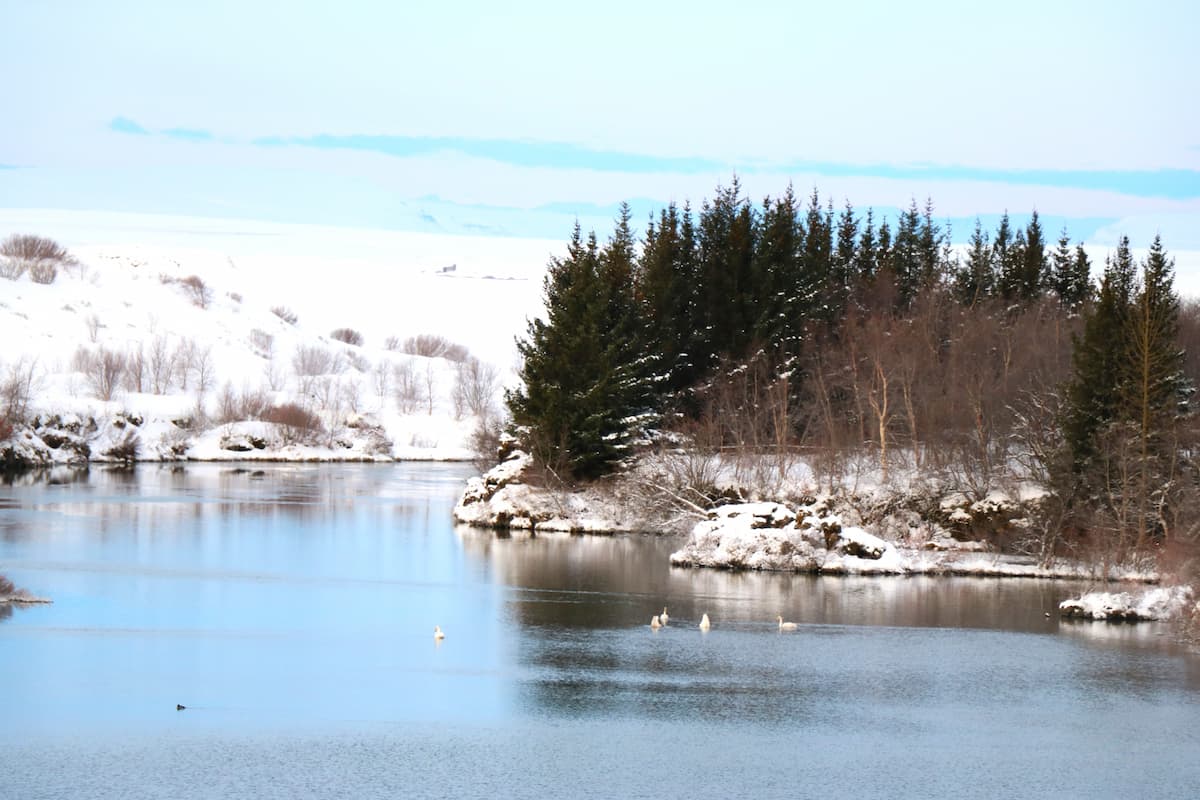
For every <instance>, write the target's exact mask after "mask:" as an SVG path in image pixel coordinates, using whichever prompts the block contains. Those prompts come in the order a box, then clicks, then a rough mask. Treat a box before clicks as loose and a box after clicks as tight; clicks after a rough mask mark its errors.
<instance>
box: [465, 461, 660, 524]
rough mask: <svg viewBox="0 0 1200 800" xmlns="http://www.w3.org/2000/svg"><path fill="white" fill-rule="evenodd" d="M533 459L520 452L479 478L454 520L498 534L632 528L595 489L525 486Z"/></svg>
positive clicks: (617, 506)
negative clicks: (490, 529) (491, 529)
mask: <svg viewBox="0 0 1200 800" xmlns="http://www.w3.org/2000/svg"><path fill="white" fill-rule="evenodd" d="M532 463H533V459H532V458H531V457H530V456H529V455H528V454H527V453H524V452H522V451H520V450H513V451H512V452H510V453H509V454H508V456H507V458H506V459H505V460H504V461H502V462H500V463H499V464H497V465H496V466H495V467H493V468H492V469H490V470H488V471H487V472H485V473H484V474H483V475H482V476H480V477H478V478H471V479H470V480H468V481H467V488H466V489H465V490H464V491H463V495H462V497H461V498H459V501H458V504H457V505H455V507H454V520H455V521H456V522H460V523H463V524H465V525H475V526H477V527H482V528H499V529H503V530H527V531H533V532H538V531H546V532H550V531H554V532H569V533H611V532H614V531H628V530H633V529H635V528H636V527H637V526H636V524H634V522H633V518H632V517H631V516H630V515H629V509H628V506H627V505H626V504H622V503H620V502H619V501H618V500H617V499H616V498H614V497H611V496H608V495H606V494H605V493H604V492H603V491H601V490H600V489H599V488H598V487H589V488H586V489H580V490H569V489H561V490H549V489H546V488H544V487H533V486H530V485H528V484H527V483H526V482H525V473H526V471H527V470H528V469H529V467H530V466H531V465H532Z"/></svg>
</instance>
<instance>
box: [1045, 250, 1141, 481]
mask: <svg viewBox="0 0 1200 800" xmlns="http://www.w3.org/2000/svg"><path fill="white" fill-rule="evenodd" d="M1133 279H1134V264H1133V256H1132V253H1131V252H1130V249H1129V239H1128V237H1124V238H1122V239H1121V241H1120V243H1119V244H1118V246H1117V252H1116V255H1115V256H1111V257H1109V258H1107V259H1106V260H1105V265H1104V275H1103V277H1102V278H1101V280H1100V291H1099V295H1098V297H1097V299H1096V303H1095V305H1094V306H1093V307H1092V309H1091V311H1090V313H1088V314H1087V315H1086V316H1085V318H1084V326H1083V334H1082V336H1081V337H1079V338H1078V339H1077V340H1076V341H1075V348H1074V353H1073V357H1072V358H1073V361H1074V366H1075V377H1074V379H1073V380H1072V382H1071V385H1070V387H1069V389H1068V411H1067V419H1066V420H1065V421H1064V424H1063V429H1064V430H1063V433H1064V436H1065V438H1066V440H1067V444H1068V446H1069V447H1070V449H1071V455H1072V461H1073V463H1074V466H1075V469H1076V471H1077V472H1081V473H1082V472H1084V471H1086V470H1087V469H1089V467H1090V465H1091V463H1092V461H1093V459H1094V458H1095V457H1096V455H1097V452H1098V437H1099V434H1100V433H1101V431H1102V430H1103V429H1104V428H1105V427H1106V426H1108V425H1109V424H1110V423H1111V422H1113V420H1115V419H1117V417H1118V412H1119V408H1120V399H1121V394H1122V391H1123V388H1122V387H1123V382H1124V380H1125V376H1126V374H1127V370H1128V357H1129V353H1128V341H1127V335H1128V331H1129V320H1130V310H1131V309H1130V307H1131V304H1132V302H1133Z"/></svg>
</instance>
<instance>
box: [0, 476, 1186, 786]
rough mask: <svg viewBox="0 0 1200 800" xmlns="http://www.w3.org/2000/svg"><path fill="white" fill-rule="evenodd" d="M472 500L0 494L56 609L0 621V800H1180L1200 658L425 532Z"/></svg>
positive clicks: (547, 546) (901, 597) (838, 592)
mask: <svg viewBox="0 0 1200 800" xmlns="http://www.w3.org/2000/svg"><path fill="white" fill-rule="evenodd" d="M470 472H471V470H470V468H468V467H464V466H454V465H449V466H447V465H433V466H430V465H405V466H299V467H290V466H279V467H268V468H266V469H264V470H239V469H232V468H229V467H221V466H189V467H188V468H187V469H186V470H170V469H155V468H143V469H140V470H138V471H136V472H133V473H112V472H103V471H96V470H93V471H92V472H91V473H90V475H88V476H86V477H84V478H82V479H80V480H74V481H72V480H68V479H65V478H63V479H61V480H58V481H57V482H50V483H48V482H40V483H33V482H27V485H18V486H2V487H0V573H3V574H7V575H8V576H9V577H10V578H11V579H12V580H13V581H14V582H15V583H16V584H17V585H18V586H23V587H26V588H28V589H30V590H31V591H33V592H34V593H36V594H44V595H49V596H51V597H53V599H54V601H55V602H54V604H53V605H50V606H37V607H30V608H18V609H9V610H7V611H2V612H0V614H3V615H4V616H3V617H0V797H3V798H8V797H13V798H60V797H61V798H67V797H70V798H75V797H121V798H141V797H164V798H190V797H213V798H218V797H280V798H292V797H347V798H365V797H403V798H420V797H488V798H504V797H542V798H553V797H585V798H587V797H621V798H624V797H654V798H660V797H679V798H727V797H734V796H741V797H751V798H759V797H789V798H792V797H831V798H838V797H854V798H862V797H944V796H950V795H953V796H956V797H980V798H995V797H1088V798H1097V797H1113V798H1125V797H1179V798H1191V797H1195V796H1196V795H1197V794H1198V793H1200V659H1197V657H1195V656H1192V655H1188V654H1186V653H1183V652H1180V651H1178V650H1177V649H1176V648H1175V647H1174V646H1173V645H1172V643H1171V640H1170V638H1169V636H1168V635H1165V634H1166V633H1167V632H1166V631H1165V630H1164V629H1163V628H1162V627H1160V626H1154V625H1148V626H1137V627H1134V626H1107V625H1098V624H1079V623H1075V624H1068V623H1066V622H1060V621H1058V620H1057V618H1050V619H1047V618H1046V617H1045V616H1044V611H1046V610H1051V609H1053V608H1054V607H1055V605H1056V603H1057V602H1058V600H1060V599H1061V598H1062V597H1064V596H1065V595H1067V594H1069V593H1071V592H1074V591H1077V590H1078V589H1079V587H1078V586H1069V585H1065V584H1061V583H1051V582H1036V581H994V580H979V579H951V578H943V579H924V578H916V579H903V578H873V579H852V578H848V579H830V578H813V577H807V576H790V575H760V574H750V575H735V574H727V573H716V572H708V571H688V570H677V569H671V568H670V567H669V566H668V565H667V558H666V557H667V554H668V553H670V552H671V550H672V549H674V547H675V546H676V545H677V543H676V542H674V541H672V540H670V539H666V538H655V537H648V536H619V537H588V538H584V537H565V536H551V537H539V538H537V539H528V538H514V539H505V538H496V537H494V536H493V535H492V534H490V533H488V532H485V531H475V530H471V529H465V528H458V529H456V528H455V527H454V526H453V525H452V524H451V522H450V514H449V511H450V507H451V506H452V504H453V502H454V500H455V497H456V495H457V492H458V491H459V489H460V487H461V486H462V482H463V480H464V478H465V477H466V476H467V475H468V474H470ZM60 477H61V476H60ZM664 604H665V605H667V606H669V608H670V614H671V622H670V625H669V626H668V627H667V628H666V629H664V630H661V631H658V632H653V631H651V630H650V629H649V627H648V625H647V623H648V622H649V619H650V616H651V614H653V613H655V612H657V611H659V610H660V609H661V608H662V606H663V605H664ZM704 612H707V613H708V614H709V616H710V617H711V618H712V620H713V629H712V631H711V632H709V633H708V634H701V633H700V632H699V631H698V630H697V629H696V622H697V621H698V619H699V617H700V615H701V614H702V613H704ZM777 613H783V614H784V616H786V617H787V618H789V619H794V620H796V621H797V622H799V623H800V629H799V631H797V632H796V633H790V634H780V633H779V632H778V631H777V628H776V626H775V624H774V622H773V620H774V618H775V614H777ZM435 624H440V625H441V626H442V628H443V629H444V630H445V631H446V635H447V636H446V640H445V641H444V642H443V643H442V644H441V645H435V643H434V641H433V638H432V631H433V626H434V625H435ZM176 703H182V704H184V705H186V706H187V709H186V710H185V711H176V710H175V705H176Z"/></svg>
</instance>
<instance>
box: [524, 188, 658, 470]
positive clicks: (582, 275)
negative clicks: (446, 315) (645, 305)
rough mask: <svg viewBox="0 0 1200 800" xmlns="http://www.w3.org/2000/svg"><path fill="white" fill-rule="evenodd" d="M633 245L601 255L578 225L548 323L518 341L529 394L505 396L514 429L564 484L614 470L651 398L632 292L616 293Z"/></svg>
mask: <svg viewBox="0 0 1200 800" xmlns="http://www.w3.org/2000/svg"><path fill="white" fill-rule="evenodd" d="M627 210H628V209H624V210H623V212H622V216H623V217H627ZM625 222H626V223H627V222H628V219H627V218H626V219H625ZM626 227H627V226H626ZM627 244H628V243H627V242H626V241H625V235H624V234H620V233H618V234H617V235H615V236H614V239H613V241H612V242H610V244H609V246H608V247H607V248H605V251H604V252H603V253H601V251H600V248H599V247H598V245H597V243H596V236H595V234H594V233H593V234H591V235H590V236H589V237H588V240H587V243H586V244H585V243H584V242H583V241H582V238H581V236H580V230H579V225H578V223H576V226H575V230H574V233H573V234H572V237H571V242H570V244H569V245H568V248H567V257H566V258H562V259H559V258H556V259H553V260H552V261H551V263H550V267H549V270H548V272H547V275H546V278H545V281H544V283H543V289H544V293H545V303H546V319H545V320H542V319H534V320H532V321H530V323H529V325H528V328H527V337H526V338H524V339H520V340H518V342H517V349H518V350H519V352H520V354H521V357H522V364H521V369H520V377H521V381H522V386H521V387H519V388H517V389H514V390H511V391H509V392H507V393H506V395H505V400H506V402H507V404H508V408H509V412H510V413H511V415H512V420H513V424H514V426H516V428H517V430H518V434H519V436H520V438H521V440H522V444H523V445H524V446H525V447H526V448H527V449H528V450H529V452H530V453H531V454H532V455H533V456H534V457H535V458H536V459H537V460H538V462H539V463H541V464H543V465H545V466H546V467H547V468H549V469H551V470H554V471H560V470H561V471H565V472H566V473H567V475H564V476H563V477H567V476H569V477H572V478H577V479H587V478H594V477H597V476H599V475H603V474H604V473H606V472H609V471H611V470H612V469H613V468H614V466H615V465H616V464H617V463H618V462H620V461H621V460H622V459H623V458H624V457H625V456H626V455H627V453H628V448H629V444H630V441H631V440H632V438H633V437H634V436H635V435H636V434H637V433H638V432H639V421H640V420H644V419H645V414H646V412H647V408H646V406H645V402H646V398H648V397H649V396H650V395H651V392H650V391H649V389H648V387H647V384H646V379H645V377H644V374H643V368H644V365H643V362H642V359H641V357H640V353H638V352H637V349H636V342H635V341H634V340H633V339H631V338H629V335H628V334H629V324H630V323H629V312H630V309H631V308H632V287H631V285H630V282H629V281H628V280H627V279H626V281H625V284H624V286H623V287H618V285H617V281H618V280H619V276H620V275H621V273H622V271H623V270H624V269H625V268H626V264H625V247H626V246H627ZM618 294H625V295H626V296H624V297H621V296H617V295H618Z"/></svg>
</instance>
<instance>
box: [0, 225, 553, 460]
mask: <svg viewBox="0 0 1200 800" xmlns="http://www.w3.org/2000/svg"><path fill="white" fill-rule="evenodd" d="M10 233H30V234H35V235H39V236H45V237H48V238H51V239H54V240H55V241H57V242H59V243H60V244H63V245H65V246H66V247H68V248H69V249H70V251H71V253H72V254H73V255H74V256H75V257H76V259H77V260H78V263H77V264H76V265H74V266H71V267H68V268H64V269H62V270H60V272H59V275H58V278H57V279H56V280H55V281H54V282H53V283H51V284H46V285H43V284H38V283H34V282H33V281H31V280H30V277H29V275H28V274H25V275H22V276H21V277H19V278H18V279H16V280H7V279H0V341H3V342H4V346H3V349H2V350H0V378H3V379H9V378H11V377H12V376H14V375H21V374H25V375H28V376H31V377H32V378H33V381H32V386H31V392H30V397H31V404H30V405H31V407H30V411H31V414H30V416H36V417H38V422H39V423H40V424H41V426H42V427H43V428H45V427H47V419H48V418H49V419H50V421H51V422H52V424H51V425H49V427H51V428H54V429H59V428H62V427H65V429H66V430H67V432H68V433H70V432H72V431H75V429H87V428H89V427H90V426H91V424H92V423H93V422H94V423H95V425H96V430H92V431H89V432H87V433H86V434H85V436H86V437H90V439H91V440H92V441H91V448H90V449H91V451H92V454H93V456H97V455H100V454H101V453H102V452H103V451H104V450H107V449H109V448H110V447H111V446H112V444H113V442H115V441H119V440H120V439H122V438H123V437H124V436H125V435H126V433H127V431H129V430H134V429H135V428H136V431H135V432H136V433H137V435H138V436H139V438H140V445H141V448H142V452H141V456H142V457H144V458H154V457H157V456H159V455H168V454H179V453H183V452H186V455H187V456H188V457H191V458H234V457H240V458H244V457H260V458H265V457H272V458H278V457H287V458H324V457H376V456H393V455H394V456H396V457H400V458H467V457H470V455H471V450H470V441H469V440H470V436H471V432H472V431H473V430H474V429H475V428H476V426H477V424H478V421H479V420H478V415H477V414H475V413H472V408H471V407H472V406H474V407H475V410H476V411H478V410H479V408H478V407H479V406H480V405H481V401H480V399H479V398H477V397H474V398H473V397H465V398H464V397H463V396H462V395H463V390H465V389H470V388H473V389H479V388H481V386H480V384H482V388H484V389H486V390H487V394H488V397H487V398H486V399H488V400H490V401H491V403H492V405H493V406H494V407H496V408H498V407H499V400H500V397H499V391H500V387H501V385H502V384H504V383H510V382H511V380H512V372H513V367H514V365H515V363H516V348H515V344H514V337H515V336H516V335H518V334H519V333H521V332H522V331H523V330H524V327H525V321H526V318H527V317H528V316H531V315H535V314H537V313H539V310H540V303H541V276H542V274H543V273H544V270H545V266H546V263H547V260H548V258H549V256H550V255H551V253H552V252H553V251H554V249H555V248H556V247H558V246H559V245H557V244H556V243H553V242H546V241H534V240H514V239H488V238H484V237H450V236H436V235H428V234H412V233H407V234H406V233H390V232H378V231H356V230H349V229H337V228H320V227H312V226H289V225H274V224H260V223H245V222H231V221H222V220H204V219H190V218H175V217H153V216H144V215H123V214H120V215H118V214H91V213H87V212H61V211H56V212H31V211H20V212H16V211H0V238H3V237H5V236H7V235H8V234H10ZM293 317H294V321H292V318H293ZM338 329H345V330H346V331H348V332H353V334H357V335H360V336H361V338H362V343H361V344H358V345H356V344H350V343H346V342H343V341H339V340H338V339H336V338H334V336H332V334H333V332H334V331H335V330H338ZM416 337H425V340H424V344H425V348H424V349H423V350H422V352H429V350H428V346H429V344H430V341H431V340H432V342H433V344H435V345H436V344H438V343H439V342H438V340H444V341H445V342H448V343H451V344H455V345H460V346H461V349H457V348H456V351H454V352H451V353H449V354H447V355H449V356H450V357H438V356H436V355H434V356H424V355H420V354H414V353H412V352H404V351H405V350H413V349H414V348H412V347H406V346H405V345H406V342H408V340H411V339H414V338H416ZM344 338H351V339H353V338H354V336H353V335H350V334H347V335H346V336H345V337H344ZM435 349H436V348H435ZM463 350H465V351H466V358H465V359H464V353H463ZM106 358H107V359H109V360H110V362H112V363H111V364H110V366H112V367H113V368H114V370H116V371H119V373H120V374H119V376H117V377H116V379H115V380H114V381H110V380H108V376H107V375H106V374H105V372H104V369H103V364H102V362H103V361H104V359H106ZM472 359H478V362H473V361H472ZM305 373H308V374H305ZM493 374H494V376H495V380H494V381H493V380H489V379H490V378H491V376H492V375H493ZM109 384H112V386H111V392H110V386H109ZM110 395H111V396H110ZM456 396H457V398H458V399H457V401H456ZM264 403H265V404H267V405H269V406H272V407H287V406H288V405H289V404H295V405H298V406H302V407H304V408H306V409H309V410H311V411H313V412H314V413H315V414H316V415H317V417H318V418H319V421H320V423H321V427H322V430H323V433H322V434H320V435H316V436H312V437H308V444H307V445H306V446H300V445H299V444H297V443H296V442H295V441H291V438H294V437H286V436H285V437H284V439H285V440H286V441H285V440H280V439H279V437H278V436H276V437H275V438H274V439H272V438H271V437H272V435H273V432H274V429H275V428H277V427H278V426H275V425H272V424H269V423H264V422H261V421H256V422H252V423H248V424H239V423H236V422H235V421H234V420H235V419H237V418H242V417H245V416H246V414H245V413H238V412H239V411H244V410H245V409H255V407H256V406H261V405H263V404H264ZM254 416H261V414H260V413H257V412H256V413H255V414H254ZM114 419H118V420H119V419H124V420H130V419H132V420H135V421H136V422H137V424H136V425H135V424H132V423H128V422H126V423H125V424H117V425H116V426H114V425H113V424H112V423H113V420H114ZM364 431H370V432H371V433H370V435H369V436H367V435H366V434H365V433H364ZM76 432H77V431H76ZM246 437H249V439H247V438H246ZM264 439H266V440H269V441H267V442H265V444H266V446H265V447H262V449H259V446H258V445H259V444H263V443H264V441H263V440H264ZM381 439H386V440H387V441H388V442H390V445H387V446H384V445H382V444H381ZM247 441H251V442H255V444H251V445H250V449H249V450H245V451H240V450H230V449H228V448H229V447H231V446H233V447H238V446H245V443H246V442H247ZM285 445H286V446H285Z"/></svg>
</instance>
